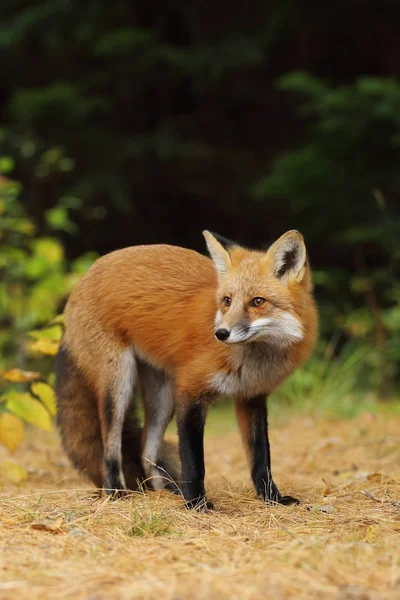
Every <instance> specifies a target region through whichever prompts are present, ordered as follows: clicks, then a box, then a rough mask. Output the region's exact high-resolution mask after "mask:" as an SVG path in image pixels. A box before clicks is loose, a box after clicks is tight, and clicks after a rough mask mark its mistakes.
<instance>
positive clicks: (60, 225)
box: [0, 158, 94, 482]
mask: <svg viewBox="0 0 400 600" xmlns="http://www.w3.org/2000/svg"><path fill="white" fill-rule="evenodd" d="M0 166H1V167H2V168H3V171H4V170H6V169H7V170H10V169H11V168H12V166H13V163H12V161H11V160H8V159H5V158H3V159H2V160H0ZM20 190H21V186H20V185H19V184H17V183H16V182H14V181H12V180H10V179H7V178H6V177H4V176H0V216H1V219H0V373H1V371H3V373H2V374H1V376H0V444H2V445H4V446H6V448H7V449H8V450H9V451H10V452H13V451H14V450H15V448H16V447H17V446H18V444H19V443H20V442H21V441H22V439H23V438H24V424H23V423H24V422H25V423H28V424H30V425H34V426H36V427H40V428H42V429H44V430H46V431H49V430H50V429H51V418H52V417H53V416H54V415H55V412H56V406H55V398H54V391H53V388H52V383H53V375H52V374H51V370H52V364H48V363H47V361H46V360H43V356H46V355H47V356H54V355H55V354H56V352H57V348H58V344H59V341H60V338H61V334H62V318H60V317H57V316H56V315H57V314H58V312H59V311H60V310H61V309H62V303H63V301H64V300H65V298H66V296H67V294H68V292H69V291H70V289H71V287H72V286H73V285H74V284H75V283H76V282H77V280H78V279H79V277H80V276H81V275H82V273H83V272H84V271H85V270H87V268H88V267H89V265H90V263H91V262H92V260H93V258H94V255H93V254H92V255H87V256H83V257H81V258H80V259H79V260H77V261H75V262H73V263H72V264H68V262H67V261H66V260H65V256H64V250H63V246H62V244H61V242H60V240H58V239H57V238H56V237H53V236H51V237H50V236H47V235H46V236H40V235H38V232H37V227H36V225H35V223H34V222H33V220H32V219H31V218H29V217H28V216H27V214H26V212H25V211H24V210H23V208H22V206H21V203H20V201H19V193H20ZM71 205H72V206H73V205H74V203H73V202H71V201H70V200H68V199H66V200H64V201H61V202H60V204H59V205H57V206H56V207H54V209H52V210H51V211H49V214H50V216H49V217H48V222H49V226H50V228H53V229H54V230H69V229H70V228H71V226H72V225H73V223H72V222H71V221H70V217H69V211H68V208H69V206H71ZM48 323H50V324H49V325H48V326H46V325H47V324H48ZM33 327H36V328H37V327H40V329H36V330H32V331H30V332H29V330H30V329H32V328H33ZM28 332H29V337H30V338H31V340H29V338H28V336H27V334H28ZM36 365H39V369H40V372H36V371H26V370H24V369H26V368H32V367H33V368H35V367H36ZM10 366H13V367H14V368H13V369H8V370H7V368H8V367H10ZM39 380H40V381H39ZM0 470H1V473H2V474H3V475H4V476H5V477H8V478H9V479H10V480H12V481H14V482H18V481H20V480H21V479H23V478H24V477H25V476H26V473H25V471H24V469H23V468H22V467H21V466H19V465H18V464H17V463H15V462H14V461H12V460H8V461H4V462H3V463H2V464H1V465H0Z"/></svg>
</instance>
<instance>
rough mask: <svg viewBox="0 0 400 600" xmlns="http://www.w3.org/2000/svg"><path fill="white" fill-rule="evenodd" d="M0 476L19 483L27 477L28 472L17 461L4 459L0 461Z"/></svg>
mask: <svg viewBox="0 0 400 600" xmlns="http://www.w3.org/2000/svg"><path fill="white" fill-rule="evenodd" d="M0 477H1V478H2V479H7V480H8V481H11V483H20V482H21V481H23V480H24V479H26V478H27V477H28V473H27V472H26V471H25V469H23V468H22V467H21V466H20V465H18V464H17V463H15V462H13V461H11V460H6V461H4V462H2V463H0Z"/></svg>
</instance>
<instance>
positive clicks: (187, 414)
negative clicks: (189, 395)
mask: <svg viewBox="0 0 400 600" xmlns="http://www.w3.org/2000/svg"><path fill="white" fill-rule="evenodd" d="M206 412H207V406H206V404H205V402H199V401H198V402H196V403H195V404H193V403H191V404H190V405H189V404H186V403H184V402H182V403H181V404H180V406H178V408H177V424H178V435H179V453H180V457H181V463H182V477H181V491H182V495H183V497H184V499H185V506H186V508H196V509H198V510H204V511H206V510H207V509H213V505H212V504H211V502H207V499H206V493H205V489H204V475H205V468H204V445H203V438H204V424H205V419H206Z"/></svg>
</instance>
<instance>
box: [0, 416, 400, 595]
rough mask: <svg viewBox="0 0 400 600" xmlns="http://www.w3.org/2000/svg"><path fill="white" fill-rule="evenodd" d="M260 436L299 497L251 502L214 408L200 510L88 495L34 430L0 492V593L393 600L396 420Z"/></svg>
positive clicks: (289, 425) (399, 533) (399, 550)
mask: <svg viewBox="0 0 400 600" xmlns="http://www.w3.org/2000/svg"><path fill="white" fill-rule="evenodd" d="M211 421H212V419H211ZM271 430H272V431H271V441H272V450H273V466H274V474H275V479H276V481H277V483H278V485H279V487H280V488H281V491H282V492H284V493H291V494H293V495H296V496H298V497H299V498H300V499H301V501H302V503H301V505H300V506H294V507H280V506H277V507H272V508H271V507H269V506H265V505H263V504H262V503H261V502H260V501H259V500H257V499H255V498H254V494H253V491H252V488H251V485H250V482H249V475H248V471H247V466H246V463H245V459H244V455H243V451H242V448H241V445H240V442H239V436H238V434H237V432H236V431H234V427H233V425H232V420H231V417H230V416H229V417H228V416H227V417H225V416H224V415H223V416H222V418H221V417H219V420H217V421H215V422H214V425H213V423H212V422H211V426H210V431H209V434H208V436H207V439H206V461H207V469H208V480H207V482H208V492H209V497H210V499H212V501H213V502H214V503H215V505H216V508H217V511H216V512H215V513H212V514H205V515H202V514H196V513H188V512H186V511H184V510H183V509H182V503H181V500H180V499H179V498H177V497H174V496H171V495H169V494H168V493H147V494H137V495H135V497H133V498H131V499H128V500H119V501H116V502H109V501H108V500H104V499H101V500H99V499H97V500H94V499H93V498H92V497H90V491H91V490H90V489H89V488H87V484H86V483H85V481H84V480H83V479H81V478H80V477H79V476H78V475H76V473H74V471H73V470H72V469H71V468H70V467H69V465H68V463H67V461H66V459H65V458H64V456H63V454H62V452H61V450H60V447H59V444H58V441H57V438H56V436H55V435H50V436H42V435H40V434H39V435H38V434H37V432H36V433H35V435H32V437H31V440H30V441H27V442H26V443H25V444H24V445H23V446H22V447H21V448H20V449H19V450H18V452H17V456H18V458H19V460H20V461H21V462H22V463H23V464H25V465H27V466H28V467H29V469H30V473H31V475H30V477H29V479H28V480H27V481H25V482H24V483H23V484H22V485H20V486H19V487H18V488H17V487H15V486H14V487H12V488H10V487H7V486H3V488H2V489H1V496H0V518H1V529H0V542H1V562H0V566H1V571H0V598H1V599H2V600H11V599H12V600H14V599H15V598H18V599H22V600H25V599H26V598H29V599H30V600H36V599H40V600H44V599H47V598H51V599H53V598H60V599H63V598H74V599H75V598H76V599H85V600H103V599H104V600H105V599H107V600H113V599H121V600H129V599H133V598H143V599H153V598H166V599H167V600H168V599H171V600H178V599H182V600H183V599H194V600H196V599H200V598H201V599H214V598H215V599H217V598H218V599H220V598H222V599H224V598H241V599H248V600H252V599H256V598H257V599H258V598H260V597H274V598H277V599H281V598H282V599H286V598H288V599H295V598H296V600H297V599H303V598H304V599H305V598H334V599H336V600H342V599H343V600H367V599H370V600H373V599H379V600H383V599H391V598H393V599H395V598H396V599H398V598H400V434H399V432H400V417H399V416H394V415H391V416H390V415H388V416H379V417H371V416H369V415H364V416H361V417H358V418H356V419H354V420H349V421H327V420H314V419H312V418H311V417H290V418H287V419H279V420H278V419H274V423H273V424H272V427H271ZM365 494H367V495H365Z"/></svg>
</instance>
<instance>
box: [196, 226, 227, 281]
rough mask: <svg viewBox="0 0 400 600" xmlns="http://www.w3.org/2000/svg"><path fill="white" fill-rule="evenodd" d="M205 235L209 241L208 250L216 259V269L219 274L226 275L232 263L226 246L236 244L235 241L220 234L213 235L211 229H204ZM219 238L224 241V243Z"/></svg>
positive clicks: (214, 259) (207, 241)
mask: <svg viewBox="0 0 400 600" xmlns="http://www.w3.org/2000/svg"><path fill="white" fill-rule="evenodd" d="M203 235H204V237H205V240H206V243H207V248H208V251H209V253H210V255H211V258H212V259H213V261H214V266H215V270H216V271H217V274H218V276H221V275H224V274H225V273H226V272H227V270H228V269H229V268H230V267H231V265H232V262H231V257H230V256H229V252H228V251H227V250H226V249H225V248H224V246H225V247H227V248H229V247H230V246H233V245H234V244H233V242H230V241H229V240H225V238H222V237H220V236H216V235H213V234H212V233H210V232H209V231H203ZM219 240H221V241H223V243H224V245H222V243H221V241H219Z"/></svg>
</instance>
